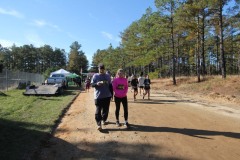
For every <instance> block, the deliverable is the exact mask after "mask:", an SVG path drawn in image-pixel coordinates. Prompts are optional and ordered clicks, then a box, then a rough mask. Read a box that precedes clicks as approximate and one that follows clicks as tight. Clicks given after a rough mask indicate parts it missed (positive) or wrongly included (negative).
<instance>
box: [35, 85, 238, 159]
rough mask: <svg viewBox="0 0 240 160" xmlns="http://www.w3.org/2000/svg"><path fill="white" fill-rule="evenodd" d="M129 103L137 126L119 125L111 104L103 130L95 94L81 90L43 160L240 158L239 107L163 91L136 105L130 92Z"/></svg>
mask: <svg viewBox="0 0 240 160" xmlns="http://www.w3.org/2000/svg"><path fill="white" fill-rule="evenodd" d="M174 94H175V93H174ZM128 100H129V123H130V124H131V127H130V128H129V129H126V128H124V127H123V126H121V127H116V126H115V116H114V112H115V104H114V102H111V106H110V112H109V118H108V121H109V122H108V124H107V125H105V126H103V131H102V132H99V131H97V129H96V122H95V120H94V113H95V106H94V103H93V90H92V89H91V90H90V92H81V93H80V94H79V96H78V97H77V98H76V100H75V101H74V103H73V104H72V105H71V107H70V108H69V110H68V112H67V113H66V115H65V117H63V119H62V121H61V123H60V124H59V126H58V128H57V129H56V131H55V133H54V135H53V137H52V138H50V140H49V142H48V145H46V146H43V148H42V149H41V151H40V153H39V155H38V159H41V160H53V159H56V160H68V159H69V160H70V159H71V160H75V159H76V160H77V159H104V160H105V159H177V160H182V159H184V160H185V159H194V160H195V159H199V160H202V159H226V160H227V159H231V160H238V159H240V154H239V150H240V141H239V139H240V125H239V120H240V112H239V108H229V107H227V106H222V105H217V104H212V103H209V102H204V101H196V100H195V99H194V98H191V97H184V96H182V97H181V96H176V95H173V94H171V92H170V91H168V93H167V91H163V90H156V91H154V90H152V92H151V99H150V100H146V99H144V100H143V99H142V97H141V96H140V95H138V97H137V101H136V102H134V101H133V95H132V93H131V92H130V91H129V94H128ZM203 102H204V103H206V104H204V103H203ZM209 104H210V105H209ZM120 121H121V122H123V109H122V108H121V110H120Z"/></svg>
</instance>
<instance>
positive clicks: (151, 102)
mask: <svg viewBox="0 0 240 160" xmlns="http://www.w3.org/2000/svg"><path fill="white" fill-rule="evenodd" d="M179 102H184V100H156V99H137V100H136V101H131V100H130V101H128V103H144V104H174V103H179Z"/></svg>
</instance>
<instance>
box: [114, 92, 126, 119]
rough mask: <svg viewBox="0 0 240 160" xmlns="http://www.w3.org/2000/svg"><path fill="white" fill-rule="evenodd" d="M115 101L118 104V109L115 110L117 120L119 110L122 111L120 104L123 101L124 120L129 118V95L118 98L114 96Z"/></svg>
mask: <svg viewBox="0 0 240 160" xmlns="http://www.w3.org/2000/svg"><path fill="white" fill-rule="evenodd" d="M114 101H115V105H116V110H115V116H116V120H117V121H119V111H120V105H121V102H122V105H123V110H124V120H125V121H127V120H128V101H127V96H126V97H123V98H118V97H115V96H114Z"/></svg>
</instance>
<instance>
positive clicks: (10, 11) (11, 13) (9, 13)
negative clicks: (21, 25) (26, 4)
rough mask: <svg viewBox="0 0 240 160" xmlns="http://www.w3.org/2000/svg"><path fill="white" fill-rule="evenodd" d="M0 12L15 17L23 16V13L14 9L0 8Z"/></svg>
mask: <svg viewBox="0 0 240 160" xmlns="http://www.w3.org/2000/svg"><path fill="white" fill-rule="evenodd" d="M0 14H6V15H10V16H14V17H17V18H24V15H23V14H21V13H19V12H18V11H16V10H6V9H3V8H0Z"/></svg>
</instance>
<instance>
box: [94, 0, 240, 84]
mask: <svg viewBox="0 0 240 160" xmlns="http://www.w3.org/2000/svg"><path fill="white" fill-rule="evenodd" d="M230 2H231V5H229V4H230ZM237 2H238V1H227V0H202V1H194V0H187V1H186V0H180V1H173V0H155V6H156V7H157V11H154V12H153V11H152V9H151V8H148V9H147V10H146V13H145V14H144V15H143V16H142V17H141V18H140V19H139V20H137V21H135V22H133V23H132V24H131V25H130V26H129V27H128V28H126V29H125V30H124V31H123V32H122V33H121V38H122V43H121V44H120V46H119V47H116V48H113V47H112V46H111V45H110V46H109V47H108V48H107V49H104V50H98V51H97V52H96V53H95V54H94V57H93V64H95V65H96V64H97V63H99V62H104V63H105V64H106V66H107V68H111V70H113V71H115V70H116V69H117V68H119V67H121V68H124V69H125V70H126V72H127V73H128V74H129V75H131V74H132V73H133V74H139V73H140V72H144V73H149V74H150V75H151V76H152V77H155V78H157V77H169V76H172V77H173V84H176V80H175V76H192V75H193V76H195V75H196V76H198V81H200V76H201V75H202V76H204V75H207V74H208V75H216V74H220V75H222V77H223V78H226V74H227V73H228V74H239V67H240V28H239V27H240V14H239V5H238V4H237ZM233 4H234V5H233Z"/></svg>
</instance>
